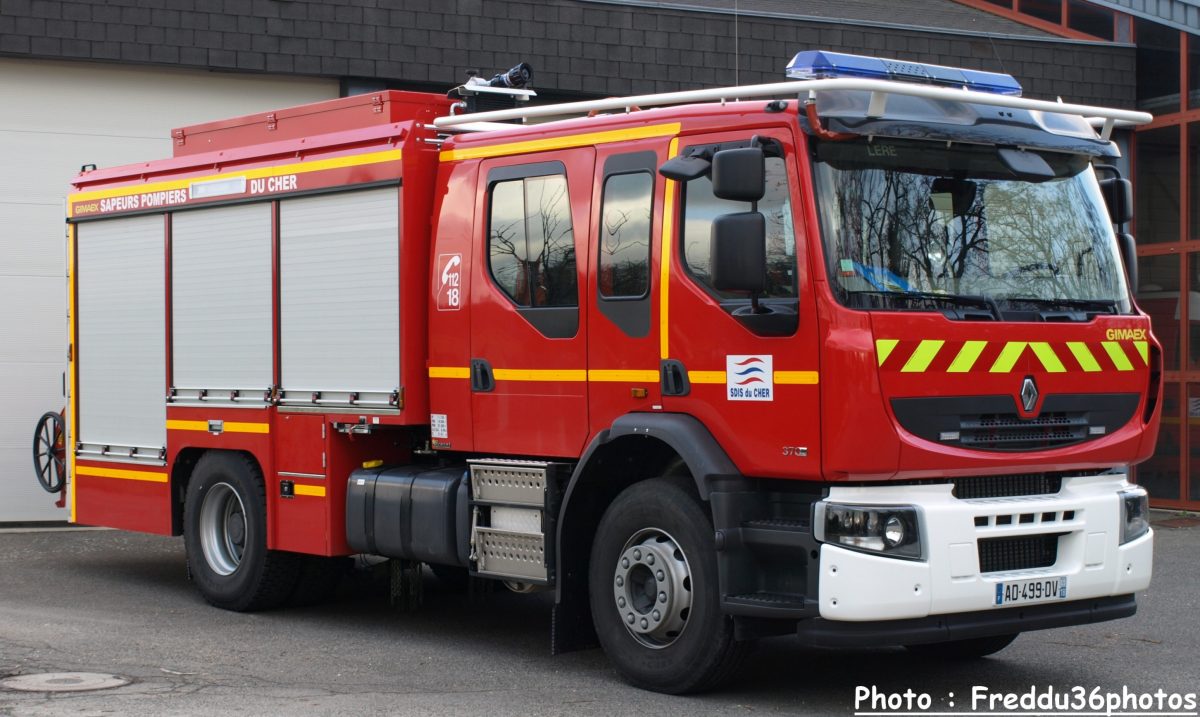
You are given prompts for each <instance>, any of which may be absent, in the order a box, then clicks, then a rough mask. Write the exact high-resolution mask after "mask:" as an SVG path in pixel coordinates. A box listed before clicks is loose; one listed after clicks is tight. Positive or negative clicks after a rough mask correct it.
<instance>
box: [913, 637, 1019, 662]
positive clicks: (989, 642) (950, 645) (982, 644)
mask: <svg viewBox="0 0 1200 717" xmlns="http://www.w3.org/2000/svg"><path fill="white" fill-rule="evenodd" d="M1018 634H1019V633H1013V634H1011V635H993V636H992V637H976V638H972V639H970V640H951V641H949V642H929V643H925V644H923V645H905V647H906V648H907V649H908V651H909V652H911V653H912V654H914V655H916V656H917V657H923V658H927V659H934V660H973V659H978V658H980V657H987V656H988V655H992V654H995V653H997V652H1000V651H1001V650H1003V649H1004V648H1006V647H1008V646H1009V645H1011V644H1012V642H1013V640H1015V639H1017V635H1018Z"/></svg>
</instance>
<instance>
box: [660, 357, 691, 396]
mask: <svg viewBox="0 0 1200 717" xmlns="http://www.w3.org/2000/svg"><path fill="white" fill-rule="evenodd" d="M659 366H660V368H659V370H660V372H661V374H662V395H664V396H686V395H688V394H689V393H691V392H692V384H691V382H689V381H688V375H687V369H686V368H684V365H683V362H682V361H677V360H675V359H663V361H662V363H661V364H660V365H659Z"/></svg>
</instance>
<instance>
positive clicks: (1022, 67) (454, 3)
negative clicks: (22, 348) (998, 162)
mask: <svg viewBox="0 0 1200 717" xmlns="http://www.w3.org/2000/svg"><path fill="white" fill-rule="evenodd" d="M670 4H671V3H663V2H660V3H656V4H653V5H651V6H648V4H645V3H642V4H623V3H620V2H587V1H583V0H545V1H541V0H405V1H404V2H398V1H387V0H385V1H383V2H377V0H289V1H288V2H277V1H276V0H247V2H243V3H231V2H226V3H223V4H216V3H209V2H204V1H203V0H153V1H152V2H146V1H145V0H111V1H110V2H100V1H98V0H92V1H87V0H82V1H81V0H76V1H73V2H65V1H62V0H0V54H8V55H14V56H26V57H48V58H64V59H80V60H101V61H118V62H123V63H155V64H163V65H173V66H185V67H194V68H213V69H221V70H240V71H246V72H267V73H280V74H293V73H294V74H302V75H320V76H327V77H363V78H381V79H385V80H394V81H402V82H406V83H418V84H419V83H429V84H430V85H432V86H436V87H440V88H446V87H450V86H452V85H454V84H457V83H459V82H461V81H462V80H463V79H464V77H465V72H466V71H467V70H468V69H478V70H481V71H483V72H488V73H490V72H495V71H497V70H502V69H506V68H508V67H509V66H511V65H513V64H515V63H517V62H519V61H525V62H529V63H530V64H532V65H533V67H534V70H535V72H536V74H535V77H534V80H535V84H536V85H537V86H538V87H541V88H545V89H548V90H557V91H562V92H576V93H586V94H595V95H627V94H641V93H646V92H665V91H672V90H680V89H693V88H697V87H704V86H713V85H731V84H735V83H737V84H752V83H758V82H768V81H778V80H780V79H782V73H783V68H784V66H785V64H786V63H787V61H788V59H790V58H791V56H792V55H793V54H795V53H796V52H798V51H799V50H802V49H831V50H843V51H850V52H861V53H867V54H877V55H885V56H892V57H897V58H901V59H911V60H919V61H927V62H939V63H942V64H948V65H959V66H969V67H975V68H978V69H986V70H997V71H1005V72H1010V73H1012V74H1014V75H1016V76H1017V77H1018V79H1020V80H1021V81H1022V83H1023V84H1024V85H1025V87H1026V90H1027V94H1028V95H1029V96H1032V97H1041V98H1054V97H1056V96H1059V95H1061V96H1062V97H1063V98H1064V99H1070V100H1072V101H1078V102H1088V103H1098V104H1111V105H1118V106H1130V105H1132V103H1133V96H1134V81H1135V78H1134V72H1133V70H1134V56H1133V50H1132V48H1130V47H1127V46H1120V45H1109V44H1102V43H1083V42H1076V41H1069V40H1060V39H1046V38H1041V39H1039V38H1032V37H1031V38H1022V39H1015V38H1013V37H1011V36H1009V35H1000V34H996V32H997V29H996V28H994V27H993V25H994V24H995V20H989V19H988V17H989V16H988V14H987V13H985V12H982V11H980V13H979V15H980V31H979V32H977V33H968V32H963V31H961V30H958V31H954V32H945V33H944V32H932V31H923V30H916V29H903V28H901V27H895V26H893V27H883V26H879V25H871V24H867V23H856V24H854V23H848V22H841V23H839V22H833V21H829V22H822V21H816V20H813V19H811V18H810V19H805V20H788V19H786V18H781V17H778V16H771V17H766V16H762V15H758V16H756V15H754V14H751V13H746V14H743V15H741V16H740V17H739V18H737V19H736V20H735V18H734V16H733V15H731V14H729V13H724V12H723V13H718V12H702V11H695V10H686V9H679V8H673V7H668V6H669V5H670ZM147 5H155V6H157V7H146V6H147ZM796 5H797V8H798V10H801V11H802V10H803V7H802V6H803V5H804V3H796ZM878 5H879V21H880V22H881V23H884V22H886V23H892V24H903V23H904V22H905V21H906V18H904V17H896V16H895V13H894V12H892V11H891V10H890V9H889V8H891V6H892V4H891V3H888V2H882V1H881V2H879V3H878ZM735 23H736V29H737V33H736V40H735V32H734V29H735ZM1000 30H1001V31H1002V30H1003V28H1000ZM735 47H736V50H737V53H736V56H735V52H734V50H735ZM735 57H736V59H735Z"/></svg>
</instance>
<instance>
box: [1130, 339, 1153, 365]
mask: <svg viewBox="0 0 1200 717" xmlns="http://www.w3.org/2000/svg"><path fill="white" fill-rule="evenodd" d="M1133 347H1134V348H1136V349H1137V352H1138V355H1139V356H1141V357H1142V365H1143V366H1149V365H1150V342H1148V341H1134V342H1133Z"/></svg>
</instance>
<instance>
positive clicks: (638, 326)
mask: <svg viewBox="0 0 1200 717" xmlns="http://www.w3.org/2000/svg"><path fill="white" fill-rule="evenodd" d="M666 147H667V145H666V143H665V142H663V143H661V146H657V147H650V146H647V145H644V144H643V145H642V146H641V147H639V148H636V149H635V148H631V147H629V146H628V145H625V146H621V145H617V146H613V145H608V146H602V147H601V148H600V149H599V150H598V151H599V155H598V156H597V159H596V180H595V183H594V185H595V193H594V195H593V200H592V206H593V211H592V222H593V224H592V234H593V236H595V237H596V239H595V242H594V243H593V245H592V247H591V252H590V257H589V258H588V261H589V263H590V266H591V270H590V271H589V276H590V282H589V287H588V297H589V298H588V302H587V304H588V314H589V315H588V411H589V413H590V416H591V423H592V431H593V433H594V432H596V431H600V430H603V429H605V428H607V427H609V426H610V425H612V422H613V420H614V419H616V418H617V417H618V416H621V415H623V414H625V413H630V412H634V411H650V410H653V409H654V408H655V407H658V406H659V404H660V403H661V400H662V396H661V392H660V390H659V371H658V331H657V327H656V326H654V324H653V320H654V319H655V317H656V316H657V308H656V307H657V301H658V281H657V276H655V274H656V273H657V272H655V271H653V267H654V266H655V265H656V264H655V262H653V261H652V253H653V254H657V247H656V244H657V242H655V241H652V238H653V237H657V236H659V232H660V231H661V225H662V209H661V206H660V204H661V197H662V189H663V185H664V184H665V181H666V180H664V179H663V178H662V177H660V176H659V175H658V171H657V170H658V166H659V165H660V164H661V163H662V162H663V161H665V159H666Z"/></svg>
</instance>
